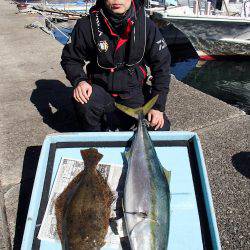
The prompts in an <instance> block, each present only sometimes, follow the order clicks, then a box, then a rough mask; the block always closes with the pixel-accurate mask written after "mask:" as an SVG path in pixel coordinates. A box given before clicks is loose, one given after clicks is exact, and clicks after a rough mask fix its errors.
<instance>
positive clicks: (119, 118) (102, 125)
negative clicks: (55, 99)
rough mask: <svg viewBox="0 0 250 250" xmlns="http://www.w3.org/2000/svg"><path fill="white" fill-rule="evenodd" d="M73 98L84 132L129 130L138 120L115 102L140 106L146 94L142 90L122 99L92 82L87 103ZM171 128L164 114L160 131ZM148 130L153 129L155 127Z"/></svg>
mask: <svg viewBox="0 0 250 250" xmlns="http://www.w3.org/2000/svg"><path fill="white" fill-rule="evenodd" d="M72 100H73V103H74V108H75V111H76V115H77V118H78V121H79V123H80V126H81V128H82V130H83V131H84V132H98V131H107V130H112V131H115V130H117V129H119V130H120V131H127V130H129V129H130V128H131V127H132V126H133V125H135V124H137V120H136V119H135V118H133V117H130V116H128V115H127V114H125V113H123V112H122V111H120V110H118V109H117V108H116V107H115V102H116V103H120V104H122V105H125V106H127V107H130V108H138V107H141V106H143V105H144V104H145V96H144V94H143V93H142V91H140V90H138V94H137V95H135V96H134V97H133V98H129V99H122V98H120V97H113V96H112V95H111V94H110V93H108V92H107V91H106V90H105V89H103V88H102V87H101V86H99V85H96V84H92V94H91V96H90V98H89V101H88V102H87V103H85V104H82V103H79V102H77V101H76V100H75V99H74V98H72ZM169 129H170V122H169V120H168V118H167V116H166V115H165V114H164V126H163V128H161V129H159V130H158V131H168V130H169ZM148 130H153V128H149V129H148Z"/></svg>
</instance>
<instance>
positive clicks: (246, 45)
mask: <svg viewBox="0 0 250 250" xmlns="http://www.w3.org/2000/svg"><path fill="white" fill-rule="evenodd" d="M195 3H197V2H194V4H193V6H192V7H190V6H170V7H167V8H165V9H163V10H159V9H158V10H155V11H153V15H152V19H153V20H154V21H156V22H161V23H162V22H163V23H164V22H165V23H166V25H168V24H169V23H171V24H172V25H174V26H175V27H176V28H177V29H178V30H180V31H181V32H183V33H184V34H185V35H186V36H187V38H188V39H189V41H190V42H191V43H192V45H193V47H194V48H195V50H196V52H197V54H198V56H199V57H200V59H204V60H212V59H215V58H218V57H224V56H230V57H232V56H233V57H235V56H250V17H249V13H248V11H246V8H241V9H240V8H239V7H238V8H234V9H233V8H229V7H228V8H226V11H225V9H223V8H222V10H217V9H215V8H211V5H210V4H209V2H205V4H204V5H203V6H204V7H202V5H201V4H200V5H199V4H195ZM198 3H199V2H198ZM243 4H244V3H243ZM197 6H198V7H199V8H198V7H197ZM225 6H227V5H225ZM228 6H230V5H228ZM245 7H247V6H246V5H245ZM232 10H233V11H232ZM235 11H236V12H235ZM239 11H240V12H239Z"/></svg>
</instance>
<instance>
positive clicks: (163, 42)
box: [156, 38, 167, 51]
mask: <svg viewBox="0 0 250 250" xmlns="http://www.w3.org/2000/svg"><path fill="white" fill-rule="evenodd" d="M156 43H157V44H159V51H161V50H163V49H165V48H166V47H167V44H166V42H165V40H164V39H163V38H162V39H161V40H159V41H158V42H156Z"/></svg>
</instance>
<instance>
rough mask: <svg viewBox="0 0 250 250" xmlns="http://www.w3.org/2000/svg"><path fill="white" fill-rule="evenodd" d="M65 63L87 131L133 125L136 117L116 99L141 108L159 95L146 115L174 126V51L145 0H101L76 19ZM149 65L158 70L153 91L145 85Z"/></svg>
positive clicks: (155, 123) (159, 125)
mask: <svg viewBox="0 0 250 250" xmlns="http://www.w3.org/2000/svg"><path fill="white" fill-rule="evenodd" d="M86 61H89V62H90V63H89V64H88V65H87V74H85V72H84V71H83V66H84V65H85V62H86ZM61 65H62V67H63V69H64V71H65V73H66V77H67V79H68V80H69V81H70V82H71V84H72V85H73V86H74V91H73V102H74V106H75V110H76V113H77V117H78V120H79V122H80V124H81V126H82V129H83V131H104V130H106V129H111V130H116V129H117V128H118V129H119V130H129V129H130V128H131V126H133V125H134V124H135V123H136V121H135V120H134V118H131V117H129V116H127V115H126V114H124V113H122V112H121V111H119V110H118V109H116V108H115V105H114V103H115V102H116V103H120V104H122V105H125V106H128V107H131V108H138V107H141V106H143V105H144V104H145V102H146V99H147V100H148V99H150V98H151V97H154V96H155V95H159V97H158V100H157V102H156V104H155V105H154V107H153V108H152V109H151V110H150V111H149V113H148V116H147V119H148V121H149V124H150V127H151V129H154V130H169V128H170V123H169V121H168V119H167V117H166V115H165V114H164V109H165V103H166V97H167V93H168V87H169V81H170V73H169V68H170V54H169V51H168V48H167V45H166V43H165V41H164V39H163V37H162V35H161V34H160V32H159V30H158V28H157V27H156V25H155V24H154V23H153V22H152V21H151V20H150V19H149V18H148V17H146V14H145V10H144V7H143V3H142V2H140V1H138V0H97V2H96V5H95V6H94V7H92V8H91V9H90V15H89V16H88V17H85V18H81V19H80V20H78V21H77V23H76V25H75V27H74V29H73V32H72V34H71V39H70V40H69V41H68V44H66V45H65V47H64V49H63V53H62V62H61ZM146 65H148V66H149V67H150V69H151V74H152V76H153V80H152V88H151V90H150V92H148V91H145V90H147V87H146V84H145V82H146V78H147V73H146V72H147V71H146ZM145 93H148V94H147V95H146V94H145Z"/></svg>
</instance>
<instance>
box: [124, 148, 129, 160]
mask: <svg viewBox="0 0 250 250" xmlns="http://www.w3.org/2000/svg"><path fill="white" fill-rule="evenodd" d="M124 156H125V158H126V160H127V161H129V158H130V156H131V150H128V151H125V152H124Z"/></svg>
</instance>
